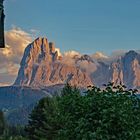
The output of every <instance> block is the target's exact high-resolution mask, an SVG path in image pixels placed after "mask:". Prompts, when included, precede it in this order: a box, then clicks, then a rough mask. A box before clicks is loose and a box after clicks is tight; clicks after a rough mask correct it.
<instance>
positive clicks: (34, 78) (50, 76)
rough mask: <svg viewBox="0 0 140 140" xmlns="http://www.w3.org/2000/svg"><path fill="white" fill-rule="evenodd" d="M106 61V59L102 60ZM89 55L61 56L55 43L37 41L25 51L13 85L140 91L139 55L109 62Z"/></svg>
mask: <svg viewBox="0 0 140 140" xmlns="http://www.w3.org/2000/svg"><path fill="white" fill-rule="evenodd" d="M103 58H104V59H103ZM108 59H109V58H108V57H102V59H101V60H100V59H99V57H98V59H96V57H95V58H93V57H92V56H89V55H78V54H76V55H71V56H70V55H69V57H65V56H59V55H58V52H57V50H56V48H55V46H54V43H51V42H50V43H49V42H48V40H47V39H46V38H37V39H36V40H35V41H34V42H32V43H31V44H29V45H28V46H27V48H26V49H25V52H24V55H23V58H22V60H21V63H20V69H19V73H18V76H17V79H16V81H15V83H14V85H16V86H17V85H18V86H30V87H44V86H52V85H56V84H65V83H66V82H69V83H70V84H71V85H76V86H78V87H84V88H86V87H87V86H88V85H96V86H102V85H103V84H105V83H108V82H110V81H111V82H114V83H115V84H119V83H120V82H121V83H124V84H125V85H126V86H127V87H128V88H133V87H134V88H138V89H139V88H140V54H139V53H137V52H135V51H129V52H127V53H126V54H124V55H123V56H121V57H118V58H117V59H115V60H113V61H112V62H110V63H106V61H107V60H108Z"/></svg>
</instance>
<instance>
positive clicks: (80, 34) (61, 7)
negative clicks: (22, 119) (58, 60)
mask: <svg viewBox="0 0 140 140" xmlns="http://www.w3.org/2000/svg"><path fill="white" fill-rule="evenodd" d="M4 3H5V14H6V21H5V29H6V30H9V29H11V26H16V27H19V28H21V29H22V30H24V31H26V32H29V31H31V30H32V31H36V36H43V37H47V38H48V39H49V40H50V41H54V42H55V44H56V45H57V47H58V48H60V49H61V51H62V52H64V51H67V50H76V51H80V52H81V53H91V52H93V53H94V52H96V51H101V52H104V53H106V54H110V53H111V52H112V51H115V50H118V49H125V50H130V49H139V46H140V0H39V1H37V0H5V2H4Z"/></svg>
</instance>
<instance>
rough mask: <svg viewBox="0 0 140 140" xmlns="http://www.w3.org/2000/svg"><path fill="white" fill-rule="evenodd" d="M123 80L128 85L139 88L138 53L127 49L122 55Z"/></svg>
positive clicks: (139, 63)
mask: <svg viewBox="0 0 140 140" xmlns="http://www.w3.org/2000/svg"><path fill="white" fill-rule="evenodd" d="M122 63H123V64H122V66H123V77H124V78H123V81H124V84H126V85H127V86H128V87H130V88H133V87H136V88H140V54H138V53H136V52H135V51H129V52H128V53H126V54H125V56H124V57H122Z"/></svg>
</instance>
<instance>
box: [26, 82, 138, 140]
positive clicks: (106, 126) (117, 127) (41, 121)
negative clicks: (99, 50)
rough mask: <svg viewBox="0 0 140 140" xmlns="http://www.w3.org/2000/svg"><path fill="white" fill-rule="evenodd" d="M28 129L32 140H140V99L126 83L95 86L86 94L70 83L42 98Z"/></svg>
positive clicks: (32, 115)
mask: <svg viewBox="0 0 140 140" xmlns="http://www.w3.org/2000/svg"><path fill="white" fill-rule="evenodd" d="M26 130H27V132H28V136H29V138H30V140H72V139H75V140H94V139H95V140H139V139H140V137H139V134H140V131H139V130H140V99H139V98H137V96H136V95H135V90H127V89H126V87H125V86H124V85H118V86H115V85H114V84H113V83H109V84H108V85H106V87H105V88H104V89H100V88H97V87H94V86H93V87H92V86H91V87H88V90H87V92H86V93H85V95H83V96H82V95H81V94H80V91H79V90H78V89H77V88H75V87H74V88H73V87H71V86H70V85H66V87H65V88H64V89H63V91H62V94H61V96H57V97H53V98H48V97H47V98H44V99H42V100H41V101H40V102H39V104H38V105H37V106H36V107H35V109H34V110H33V112H32V114H31V117H30V121H29V125H28V126H27V129H26Z"/></svg>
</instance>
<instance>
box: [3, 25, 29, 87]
mask: <svg viewBox="0 0 140 140" xmlns="http://www.w3.org/2000/svg"><path fill="white" fill-rule="evenodd" d="M31 41H32V34H30V33H27V32H25V31H23V30H22V29H20V28H17V27H15V26H13V27H12V29H11V30H8V31H6V32H5V42H6V48H3V49H0V78H2V79H0V86H1V85H8V84H10V83H13V81H12V79H13V80H14V79H15V77H16V75H17V72H18V69H19V64H20V61H21V58H22V56H23V52H24V49H25V47H26V46H27V45H28V44H29V43H31ZM3 75H6V78H5V77H4V76H3ZM8 76H9V81H8V78H7V77H8ZM5 79H6V81H5ZM2 82H3V83H2Z"/></svg>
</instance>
